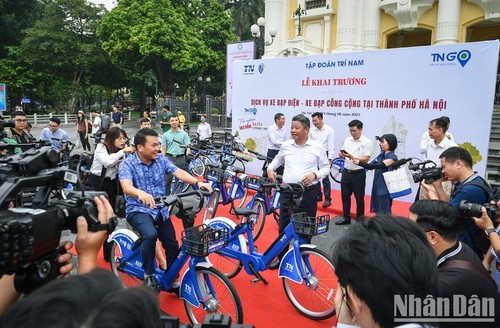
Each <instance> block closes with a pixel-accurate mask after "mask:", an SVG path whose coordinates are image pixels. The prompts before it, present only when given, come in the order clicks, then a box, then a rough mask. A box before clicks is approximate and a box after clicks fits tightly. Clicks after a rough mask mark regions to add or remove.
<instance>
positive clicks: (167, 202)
mask: <svg viewBox="0 0 500 328" xmlns="http://www.w3.org/2000/svg"><path fill="white" fill-rule="evenodd" d="M193 195H198V198H199V202H198V204H197V206H195V205H196V202H195V204H194V205H193V206H186V205H187V202H184V201H183V199H184V198H187V197H190V196H193ZM209 195H210V193H209V192H208V191H207V190H206V189H204V188H202V189H198V190H191V191H186V192H183V193H178V194H174V195H169V196H155V197H153V198H154V200H155V202H159V203H160V204H159V205H160V206H172V205H177V206H178V207H179V213H183V212H185V211H193V212H195V213H198V212H199V211H200V210H201V209H202V208H203V203H204V199H205V197H207V196H209Z"/></svg>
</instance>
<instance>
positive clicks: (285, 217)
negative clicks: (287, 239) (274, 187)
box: [278, 183, 321, 259]
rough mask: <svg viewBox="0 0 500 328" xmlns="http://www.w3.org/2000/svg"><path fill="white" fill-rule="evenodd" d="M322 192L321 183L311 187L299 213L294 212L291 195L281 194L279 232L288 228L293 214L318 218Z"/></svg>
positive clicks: (281, 254) (307, 190)
mask: <svg viewBox="0 0 500 328" xmlns="http://www.w3.org/2000/svg"><path fill="white" fill-rule="evenodd" d="M319 192H321V188H320V185H319V183H317V184H315V185H313V186H311V187H309V188H307V189H306V191H305V192H304V197H302V201H301V202H300V205H299V208H298V210H297V211H294V212H292V211H293V209H292V203H291V198H290V194H289V193H287V192H281V199H280V202H281V204H280V219H279V232H280V233H281V232H282V231H283V230H285V228H286V226H287V225H288V224H289V223H290V217H291V216H292V214H293V213H300V212H306V213H307V216H314V217H316V212H317V209H318V202H317V197H318V193H319ZM287 251H288V249H284V250H283V251H282V252H281V253H280V254H279V255H278V258H279V259H281V258H283V256H285V254H286V252H287Z"/></svg>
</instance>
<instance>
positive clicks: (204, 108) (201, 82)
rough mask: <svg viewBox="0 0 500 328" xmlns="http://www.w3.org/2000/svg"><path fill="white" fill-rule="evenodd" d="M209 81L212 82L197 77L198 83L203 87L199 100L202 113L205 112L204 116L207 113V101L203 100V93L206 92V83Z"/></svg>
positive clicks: (209, 80)
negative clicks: (201, 102) (201, 105)
mask: <svg viewBox="0 0 500 328" xmlns="http://www.w3.org/2000/svg"><path fill="white" fill-rule="evenodd" d="M211 81H212V80H211V79H210V78H209V77H207V78H205V79H203V77H201V76H198V83H199V84H200V85H203V89H202V90H203V93H202V94H201V99H202V101H203V111H204V112H205V114H208V112H207V110H208V108H207V101H206V99H205V98H206V95H205V91H206V86H207V83H210V82H211Z"/></svg>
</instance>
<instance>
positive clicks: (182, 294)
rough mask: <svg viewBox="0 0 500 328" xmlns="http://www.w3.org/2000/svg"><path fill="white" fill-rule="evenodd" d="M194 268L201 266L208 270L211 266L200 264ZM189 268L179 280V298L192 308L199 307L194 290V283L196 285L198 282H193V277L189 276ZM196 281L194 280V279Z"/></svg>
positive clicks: (206, 263) (205, 263)
mask: <svg viewBox="0 0 500 328" xmlns="http://www.w3.org/2000/svg"><path fill="white" fill-rule="evenodd" d="M196 266H197V267H198V266H202V267H205V268H209V267H211V266H212V264H211V263H208V262H200V263H197V264H196ZM189 270H190V269H189V268H188V269H187V270H186V271H185V272H184V275H183V276H182V280H181V287H180V290H179V298H180V299H183V300H186V302H188V303H189V304H191V305H192V306H196V307H198V306H200V302H198V299H197V298H196V292H195V289H194V286H195V285H194V283H195V282H196V283H198V281H194V282H193V277H192V275H191V274H189ZM195 279H196V278H195Z"/></svg>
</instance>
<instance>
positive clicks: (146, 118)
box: [139, 117, 151, 125]
mask: <svg viewBox="0 0 500 328" xmlns="http://www.w3.org/2000/svg"><path fill="white" fill-rule="evenodd" d="M146 122H150V123H151V120H150V119H149V118H148V117H143V118H141V119H140V120H139V125H140V124H142V123H146Z"/></svg>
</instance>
